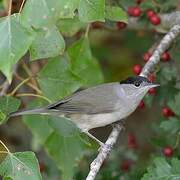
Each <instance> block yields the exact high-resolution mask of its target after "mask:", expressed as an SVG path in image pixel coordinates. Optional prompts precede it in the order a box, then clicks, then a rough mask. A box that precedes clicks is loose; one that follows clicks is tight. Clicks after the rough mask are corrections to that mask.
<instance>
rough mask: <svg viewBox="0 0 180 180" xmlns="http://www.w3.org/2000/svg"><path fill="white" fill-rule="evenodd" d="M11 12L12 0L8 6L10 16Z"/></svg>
mask: <svg viewBox="0 0 180 180" xmlns="http://www.w3.org/2000/svg"><path fill="white" fill-rule="evenodd" d="M11 10H12V0H9V4H8V16H10V15H11Z"/></svg>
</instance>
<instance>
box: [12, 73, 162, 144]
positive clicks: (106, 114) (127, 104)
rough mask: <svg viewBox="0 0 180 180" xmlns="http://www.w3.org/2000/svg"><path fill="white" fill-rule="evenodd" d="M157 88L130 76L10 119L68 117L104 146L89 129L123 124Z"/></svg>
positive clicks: (146, 81) (29, 110) (145, 80)
mask: <svg viewBox="0 0 180 180" xmlns="http://www.w3.org/2000/svg"><path fill="white" fill-rule="evenodd" d="M157 86H159V84H156V83H152V82H150V81H149V80H148V79H147V78H146V77H143V76H131V77H128V78H126V79H125V80H122V81H120V82H111V83H104V84H100V85H97V86H94V87H90V88H87V89H84V90H81V91H77V92H75V93H74V94H72V95H70V96H68V97H65V98H64V99H61V100H59V101H57V102H55V103H52V104H50V105H47V106H45V107H39V108H35V109H27V110H20V111H16V112H12V113H10V117H14V116H19V115H27V114H41V115H54V116H59V117H67V118H68V119H70V120H71V121H72V122H73V123H74V124H75V125H76V126H77V127H78V128H79V129H80V130H81V131H82V132H83V133H86V134H87V135H88V136H89V137H90V138H92V139H94V140H96V141H97V142H98V143H99V144H100V146H102V145H103V144H104V143H103V142H101V141H100V140H99V139H97V138H96V137H95V136H93V135H92V134H91V133H89V130H90V129H93V128H97V127H102V126H106V125H109V124H112V123H115V122H117V121H123V120H124V119H125V118H126V117H128V116H129V115H130V114H132V113H133V112H134V111H135V109H136V108H137V107H138V105H139V103H140V102H141V100H142V99H143V97H144V96H145V95H146V93H147V92H148V90H149V89H151V88H154V87H157Z"/></svg>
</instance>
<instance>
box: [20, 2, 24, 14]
mask: <svg viewBox="0 0 180 180" xmlns="http://www.w3.org/2000/svg"><path fill="white" fill-rule="evenodd" d="M24 3H25V0H23V2H22V3H21V6H20V8H19V13H21V11H22V8H23V6H24Z"/></svg>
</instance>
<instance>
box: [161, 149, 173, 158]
mask: <svg viewBox="0 0 180 180" xmlns="http://www.w3.org/2000/svg"><path fill="white" fill-rule="evenodd" d="M163 154H164V156H166V157H171V156H172V155H173V149H172V148H171V147H165V148H164V149H163Z"/></svg>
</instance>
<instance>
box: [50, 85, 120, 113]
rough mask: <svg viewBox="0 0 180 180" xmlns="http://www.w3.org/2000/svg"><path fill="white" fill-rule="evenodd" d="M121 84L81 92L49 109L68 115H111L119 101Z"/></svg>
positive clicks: (101, 86)
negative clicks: (117, 89) (118, 88)
mask: <svg viewBox="0 0 180 180" xmlns="http://www.w3.org/2000/svg"><path fill="white" fill-rule="evenodd" d="M118 86H119V83H107V84H102V85H98V86H96V87H92V88H88V89H86V90H82V91H79V92H77V93H75V94H73V95H72V96H70V97H68V98H65V99H64V100H62V101H59V102H56V103H54V104H52V105H49V106H48V107H47V108H48V109H51V110H54V111H61V112H63V113H67V114H96V113H109V112H113V111H114V110H115V106H116V103H117V101H118V95H117V93H116V88H117V87H118Z"/></svg>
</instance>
